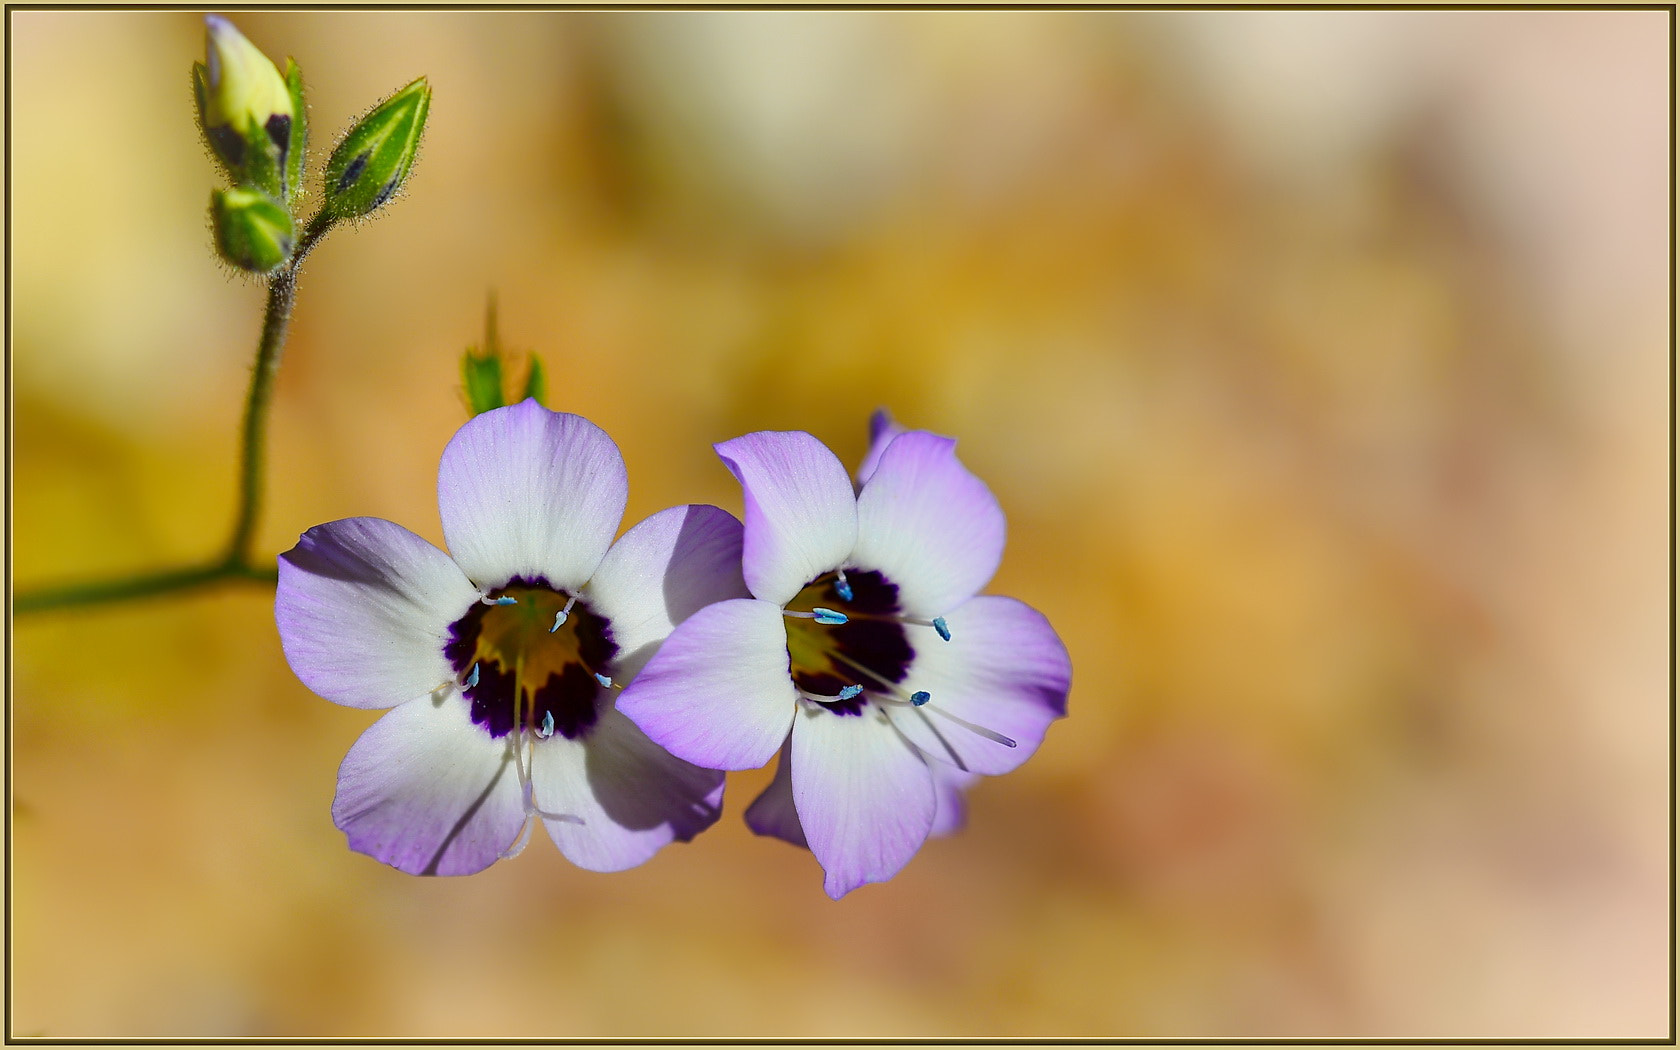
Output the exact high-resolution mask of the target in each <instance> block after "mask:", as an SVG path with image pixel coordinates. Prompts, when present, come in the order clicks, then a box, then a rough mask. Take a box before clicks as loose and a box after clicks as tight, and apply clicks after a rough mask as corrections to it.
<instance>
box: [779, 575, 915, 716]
mask: <svg viewBox="0 0 1680 1050" xmlns="http://www.w3.org/2000/svg"><path fill="white" fill-rule="evenodd" d="M846 584H847V585H849V586H848V587H843V586H842V585H841V583H840V578H839V574H837V573H832V572H830V573H824V574H823V575H821V576H818V577H817V578H816V579H814V580H812V581H811V582H810V583H808V584H806V585H805V587H804V589H803V590H801V591H800V592H799V593H798V594H797V595H795V596H794V598H793V600H792V601H790V602H788V604H787V606H786V608H787V610H788V611H789V612H810V611H812V610H813V609H825V610H833V611H834V612H838V613H841V614H844V615H845V617H846V622H845V623H840V624H829V623H823V622H819V621H818V620H815V619H805V618H799V617H790V618H789V619H788V620H787V637H788V665H789V670H790V671H791V672H792V674H793V683H794V684H795V685H797V686H798V687H799V688H800V689H802V690H804V691H805V692H806V693H808V694H810V695H812V696H814V697H838V696H839V695H840V694H841V693H843V692H845V691H846V690H847V688H848V687H852V686H858V687H861V688H862V692H858V693H855V695H852V696H849V697H847V698H845V699H834V700H828V701H820V702H821V703H822V705H823V706H824V707H825V708H827V709H828V710H830V711H832V712H834V713H835V714H839V715H857V714H862V713H863V710H864V707H865V705H866V703H867V701H868V697H869V695H870V694H871V693H876V694H880V695H882V696H892V695H895V693H896V691H895V690H893V689H892V688H890V687H891V686H896V685H898V684H899V683H900V682H902V681H904V676H905V673H906V672H907V671H908V670H909V668H910V662H911V661H912V660H914V659H915V657H916V653H915V650H913V649H912V648H911V647H910V640H909V639H908V638H907V637H906V636H905V632H904V624H903V623H902V622H900V620H899V619H898V616H899V607H898V586H897V584H894V583H892V582H891V581H889V580H888V579H887V578H886V577H885V576H882V575H881V574H880V573H879V572H875V571H874V570H869V571H852V572H848V573H846ZM848 589H849V591H850V594H849V596H847V590H848Z"/></svg>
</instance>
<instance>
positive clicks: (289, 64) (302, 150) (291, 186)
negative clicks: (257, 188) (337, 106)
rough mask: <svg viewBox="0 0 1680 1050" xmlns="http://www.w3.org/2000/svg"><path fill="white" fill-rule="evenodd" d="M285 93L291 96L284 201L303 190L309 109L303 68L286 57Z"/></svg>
mask: <svg viewBox="0 0 1680 1050" xmlns="http://www.w3.org/2000/svg"><path fill="white" fill-rule="evenodd" d="M286 94H288V95H290V96H291V98H292V128H291V134H290V141H289V143H288V145H287V146H286V202H287V203H288V204H290V203H291V202H292V201H295V200H297V198H298V197H299V196H300V195H301V194H302V192H303V176H304V161H305V159H306V156H307V154H308V150H309V109H308V106H307V105H306V104H305V99H304V94H303V70H301V69H299V68H298V64H297V63H296V62H294V61H293V60H292V59H290V58H288V59H286Z"/></svg>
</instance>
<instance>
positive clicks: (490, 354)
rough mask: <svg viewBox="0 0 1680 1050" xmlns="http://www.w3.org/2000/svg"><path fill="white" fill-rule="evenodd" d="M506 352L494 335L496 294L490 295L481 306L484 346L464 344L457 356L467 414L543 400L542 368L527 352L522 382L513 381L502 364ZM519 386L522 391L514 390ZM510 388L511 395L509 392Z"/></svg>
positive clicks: (533, 355)
mask: <svg viewBox="0 0 1680 1050" xmlns="http://www.w3.org/2000/svg"><path fill="white" fill-rule="evenodd" d="M506 361H507V353H506V352H505V351H504V350H503V349H502V343H501V339H500V338H498V336H497V334H496V297H495V296H493V295H492V296H491V297H490V301H489V302H488V303H487V304H486V306H485V309H484V346H483V347H476V346H469V347H467V352H466V353H465V354H462V355H461V384H462V389H461V393H462V395H463V397H464V398H465V400H466V402H467V411H468V412H469V413H470V414H471V415H475V416H476V415H480V414H481V413H484V412H488V411H490V410H491V409H493V408H501V407H502V406H503V405H508V404H513V403H515V402H518V401H523V400H525V399H526V398H528V397H534V398H536V399H537V401H538V403H541V402H542V400H543V386H544V383H543V367H542V362H541V361H539V360H537V356H536V355H535V354H532V355H530V357H529V361H528V363H527V366H526V371H525V376H524V380H525V381H524V383H522V384H521V383H517V382H513V381H512V380H513V379H514V374H513V372H512V371H511V370H509V369H508V368H506V367H504V366H505V364H506ZM521 389H523V391H524V393H517V391H519V390H521ZM510 390H511V391H513V392H515V393H513V395H512V396H509V392H510Z"/></svg>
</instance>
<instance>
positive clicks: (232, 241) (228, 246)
mask: <svg viewBox="0 0 1680 1050" xmlns="http://www.w3.org/2000/svg"><path fill="white" fill-rule="evenodd" d="M210 225H211V228H212V229H213V230H214V231H215V235H216V252H217V254H219V255H220V256H221V257H222V258H223V259H225V260H227V261H228V263H230V264H231V265H233V266H237V267H238V268H239V269H241V270H246V271H249V272H251V273H257V274H266V273H272V272H273V271H274V270H275V269H277V268H278V267H279V266H280V265H281V264H282V263H284V262H285V261H286V260H287V259H288V258H289V257H290V256H291V254H292V243H293V239H294V233H295V231H294V227H293V225H292V213H291V212H289V211H287V210H286V209H285V208H284V207H282V206H281V205H280V204H278V203H276V202H275V201H274V200H273V199H272V198H270V197H268V196H267V195H265V194H263V193H260V192H258V191H255V190H247V189H238V188H235V189H231V190H212V191H211V193H210Z"/></svg>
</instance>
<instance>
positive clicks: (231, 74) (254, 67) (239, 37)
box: [204, 15, 292, 132]
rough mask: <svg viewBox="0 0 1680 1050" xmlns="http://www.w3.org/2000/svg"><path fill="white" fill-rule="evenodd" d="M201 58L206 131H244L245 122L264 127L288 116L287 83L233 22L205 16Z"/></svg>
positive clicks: (289, 116)
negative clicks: (203, 76) (220, 129)
mask: <svg viewBox="0 0 1680 1050" xmlns="http://www.w3.org/2000/svg"><path fill="white" fill-rule="evenodd" d="M204 56H205V61H204V69H205V78H204V79H205V85H204V86H205V89H206V90H205V97H204V126H205V127H207V128H217V127H232V128H233V129H234V130H235V131H240V132H243V131H244V129H245V126H246V124H247V122H254V123H255V124H256V125H257V126H258V127H259V128H264V129H266V128H267V126H268V122H269V121H270V120H272V119H274V118H275V117H277V116H278V117H285V118H287V119H290V118H291V116H292V96H291V93H290V92H288V91H287V90H286V81H285V79H284V78H282V77H281V76H280V71H279V70H278V69H276V68H275V67H274V63H273V62H270V61H269V60H268V56H267V55H265V54H263V53H262V52H261V51H258V50H257V48H256V45H255V44H252V43H251V42H250V41H249V40H246V39H245V36H244V34H243V33H241V32H240V31H239V30H237V29H235V28H234V27H233V23H232V22H229V21H228V20H227V19H225V18H221V17H219V16H217V15H206V16H204Z"/></svg>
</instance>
